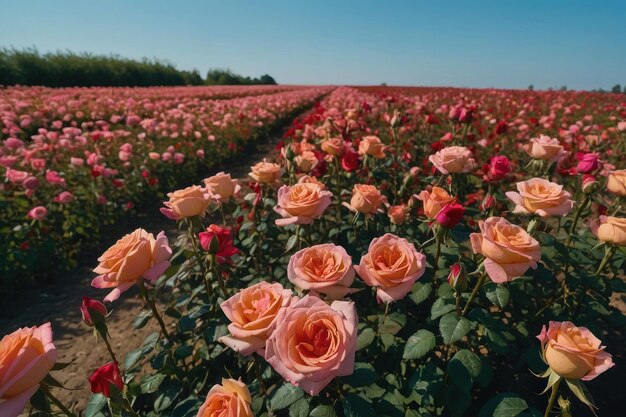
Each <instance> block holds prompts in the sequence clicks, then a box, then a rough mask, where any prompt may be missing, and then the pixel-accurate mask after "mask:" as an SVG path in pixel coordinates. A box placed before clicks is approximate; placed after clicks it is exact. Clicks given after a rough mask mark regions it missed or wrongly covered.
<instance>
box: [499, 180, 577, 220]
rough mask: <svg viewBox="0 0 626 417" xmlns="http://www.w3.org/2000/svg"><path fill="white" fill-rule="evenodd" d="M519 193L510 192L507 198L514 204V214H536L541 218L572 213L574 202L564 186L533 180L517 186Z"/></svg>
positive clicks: (507, 193)
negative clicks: (564, 189)
mask: <svg viewBox="0 0 626 417" xmlns="http://www.w3.org/2000/svg"><path fill="white" fill-rule="evenodd" d="M516 185H517V191H518V192H515V191H508V192H506V196H507V197H508V198H509V200H511V201H512V202H514V203H515V204H516V205H515V209H514V210H513V213H522V214H529V213H536V214H538V215H539V216H541V217H550V216H565V215H567V214H569V213H570V212H571V211H572V208H573V207H574V201H573V200H570V199H569V198H570V197H571V194H570V193H568V192H567V191H563V186H562V185H560V184H557V183H554V182H550V181H548V180H544V179H543V178H532V179H529V180H527V181H521V182H518V183H517V184H516Z"/></svg>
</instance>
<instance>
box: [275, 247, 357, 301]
mask: <svg viewBox="0 0 626 417" xmlns="http://www.w3.org/2000/svg"><path fill="white" fill-rule="evenodd" d="M287 278H289V281H291V283H292V284H293V285H295V286H296V287H298V288H301V289H304V290H313V291H316V292H319V293H322V294H327V295H328V296H330V297H331V298H332V299H340V298H343V297H345V296H346V294H348V293H350V292H354V291H355V290H351V289H350V288H349V287H350V285H351V284H352V282H353V281H354V269H353V268H352V258H351V257H350V255H348V253H347V252H346V250H345V249H344V248H342V247H341V246H336V245H334V244H332V243H327V244H324V245H315V246H311V247H310V248H305V249H302V250H300V251H298V252H296V253H295V254H293V256H292V257H291V258H290V259H289V266H288V267H287Z"/></svg>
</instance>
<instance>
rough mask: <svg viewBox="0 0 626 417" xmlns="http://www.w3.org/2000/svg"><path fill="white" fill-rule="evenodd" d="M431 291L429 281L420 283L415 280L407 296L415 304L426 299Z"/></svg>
mask: <svg viewBox="0 0 626 417" xmlns="http://www.w3.org/2000/svg"><path fill="white" fill-rule="evenodd" d="M431 291H432V285H431V284H430V283H428V284H422V283H420V282H417V283H416V284H415V285H414V286H413V291H411V293H410V294H409V298H410V299H411V301H413V302H414V303H415V304H417V305H419V304H420V303H422V302H424V301H426V299H428V297H429V296H430V293H431Z"/></svg>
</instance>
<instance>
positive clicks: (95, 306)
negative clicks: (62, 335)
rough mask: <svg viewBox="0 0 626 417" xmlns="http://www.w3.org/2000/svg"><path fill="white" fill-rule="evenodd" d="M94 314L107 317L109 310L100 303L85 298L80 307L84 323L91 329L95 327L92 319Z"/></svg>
mask: <svg viewBox="0 0 626 417" xmlns="http://www.w3.org/2000/svg"><path fill="white" fill-rule="evenodd" d="M93 312H96V313H97V314H99V315H101V316H103V317H104V316H106V315H107V308H106V307H105V306H104V304H102V303H101V302H100V301H98V300H93V299H91V298H89V297H84V296H83V302H82V304H81V305H80V313H81V314H82V315H83V321H84V322H85V324H86V325H87V326H89V327H93V326H94V321H93V318H92V314H93ZM96 321H97V319H96Z"/></svg>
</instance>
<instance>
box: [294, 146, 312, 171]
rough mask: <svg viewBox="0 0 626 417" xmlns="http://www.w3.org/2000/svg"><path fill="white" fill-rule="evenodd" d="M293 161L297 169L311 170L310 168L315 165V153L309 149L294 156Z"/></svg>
mask: <svg viewBox="0 0 626 417" xmlns="http://www.w3.org/2000/svg"><path fill="white" fill-rule="evenodd" d="M294 162H295V163H296V166H297V167H298V171H300V172H311V170H313V168H315V166H316V165H317V163H318V160H317V157H316V156H315V153H313V152H311V151H304V152H302V153H301V154H300V155H298V156H296V157H295V158H294Z"/></svg>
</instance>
